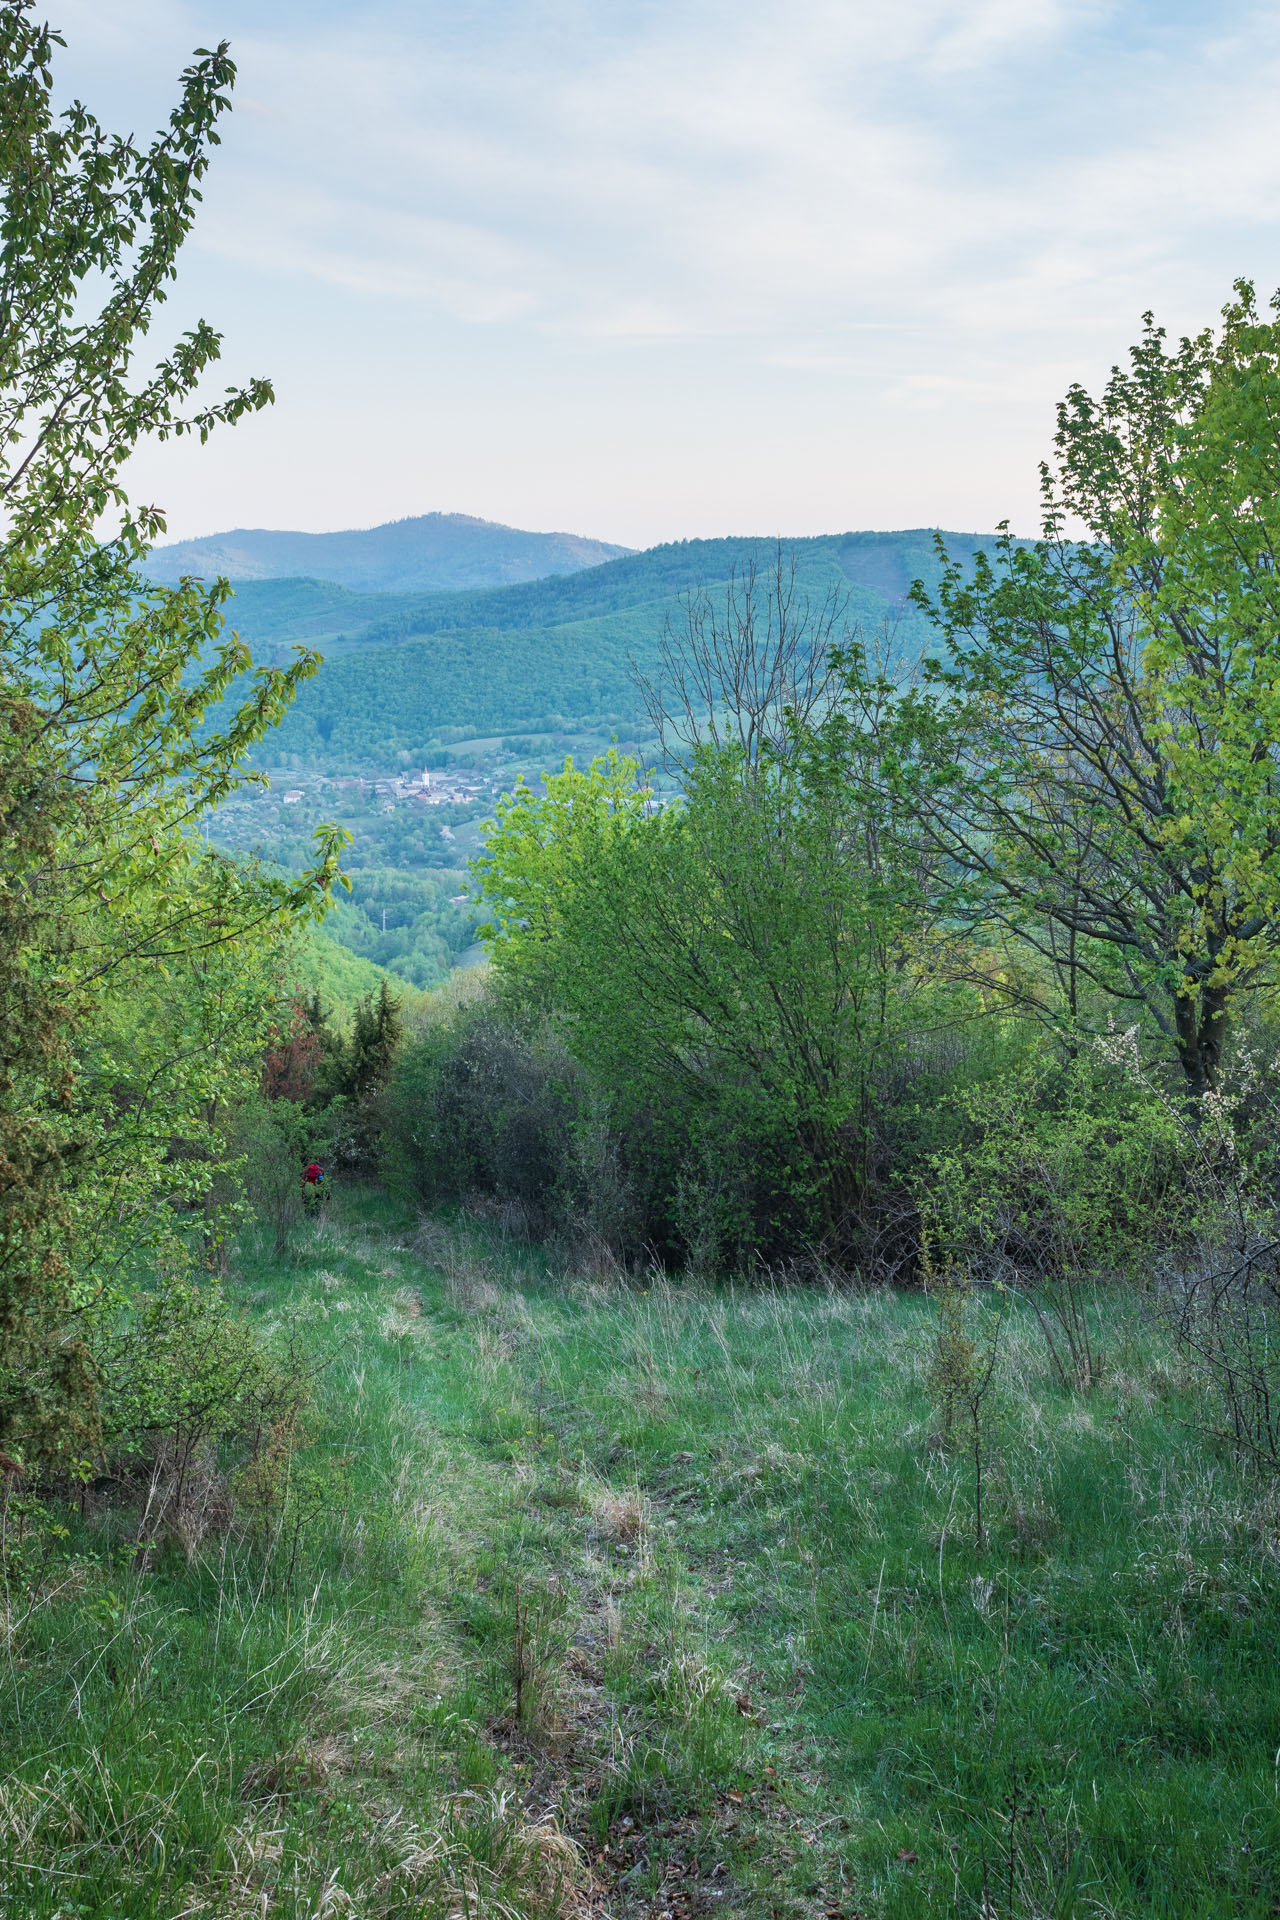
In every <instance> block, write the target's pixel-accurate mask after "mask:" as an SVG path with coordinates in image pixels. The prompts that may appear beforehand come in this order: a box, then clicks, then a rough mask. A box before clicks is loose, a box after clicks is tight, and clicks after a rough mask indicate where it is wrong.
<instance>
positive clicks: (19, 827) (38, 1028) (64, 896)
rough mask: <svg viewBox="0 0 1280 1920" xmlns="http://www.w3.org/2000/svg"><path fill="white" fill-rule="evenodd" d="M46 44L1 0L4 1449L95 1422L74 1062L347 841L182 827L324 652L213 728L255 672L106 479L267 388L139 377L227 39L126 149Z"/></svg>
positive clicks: (312, 879)
mask: <svg viewBox="0 0 1280 1920" xmlns="http://www.w3.org/2000/svg"><path fill="white" fill-rule="evenodd" d="M60 44H61V41H60V39H59V36H58V35H57V34H55V33H53V32H51V31H50V29H49V28H48V27H46V26H42V25H40V24H38V22H37V20H36V19H35V17H34V16H33V14H32V10H31V6H30V4H29V0H16V3H10V4H0V508H2V527H3V531H2V532H0V1443H2V1444H4V1445H5V1446H7V1447H9V1448H11V1449H12V1448H15V1447H18V1448H25V1449H26V1450H27V1451H28V1452H33V1451H34V1452H40V1451H42V1450H46V1449H50V1448H54V1447H56V1446H59V1445H75V1444H83V1435H84V1434H85V1433H87V1432H90V1431H91V1429H92V1422H93V1407H94V1402H95V1393H96V1380H95V1363H94V1359H93V1355H92V1352H91V1351H90V1347H89V1344H88V1342H87V1335H86V1324H87V1323H86V1314H87V1313H88V1311H89V1309H90V1307H91V1306H92V1305H93V1304H94V1303H95V1302H99V1301H100V1299H101V1294H102V1288H103V1285H104V1284H105V1282H104V1278H103V1275H104V1271H108V1270H114V1268H115V1267H117V1266H118V1264H119V1263H118V1259H117V1258H116V1256H115V1255H114V1254H112V1255H110V1256H104V1253H103V1249H104V1246H105V1245H106V1242H107V1241H108V1240H109V1239H110V1237H111V1231H112V1229H111V1227H110V1223H111V1222H112V1221H114V1220H118V1219H119V1218H120V1209H119V1206H118V1201H119V1194H118V1192H117V1190H116V1184H115V1179H116V1174H115V1171H113V1169H115V1170H117V1171H118V1168H119V1165H120V1162H119V1156H118V1154H116V1152H115V1151H114V1148H113V1146H112V1143H113V1141H114V1142H118V1140H119V1139H120V1138H121V1137H123V1135H122V1130H121V1127H120V1124H119V1116H120V1115H122V1114H125V1113H136V1112H137V1111H138V1110H139V1105H138V1103H139V1099H140V1097H141V1096H140V1095H139V1093H138V1089H137V1085H136V1083H135V1082H134V1081H133V1079H132V1077H131V1074H130V1073H129V1071H128V1070H127V1069H128V1061H127V1060H126V1059H124V1056H123V1055H121V1059H122V1061H123V1066H124V1071H123V1074H116V1075H114V1076H112V1075H104V1074H102V1073H99V1072H97V1071H94V1072H91V1073H89V1074H87V1075H86V1074H84V1073H83V1072H82V1071H81V1067H82V1064H83V1061H84V1059H85V1058H86V1055H87V1054H92V1055H93V1057H94V1059H95V1060H96V1061H98V1062H99V1063H100V1062H101V1060H102V1059H103V1057H105V1056H104V1049H105V1050H106V1051H107V1052H109V1047H108V1046H107V1042H106V1040H104V1038H103V1036H104V1035H107V1034H108V1032H109V1029H110V1028H111V1024H112V1019H114V1017H115V1015H114V1013H112V1012H111V1010H112V1009H116V1008H118V1006H119V1004H120V1003H121V1002H122V1000H123V999H126V998H127V997H128V995H129V994H130V993H131V992H133V991H136V990H139V989H140V983H142V982H144V981H148V980H149V981H152V982H154V980H155V979H156V978H157V976H158V977H160V978H164V977H165V973H166V970H175V971H178V972H181V970H182V969H184V968H185V969H187V973H188V977H190V970H191V968H192V967H194V966H198V963H199V961H200V957H201V956H207V955H210V954H212V953H214V952H215V951H216V950H219V949H227V948H228V947H232V946H236V945H237V944H239V945H241V946H244V945H245V944H246V943H248V944H255V943H259V942H261V941H262V940H263V939H267V938H270V937H272V936H273V933H274V932H277V931H280V930H282V929H284V928H286V927H287V926H288V924H289V923H290V922H292V921H294V920H295V919H297V918H298V917H299V916H301V915H306V914H308V913H311V912H314V911H317V910H319V909H320V908H322V905H323V901H324V898H325V895H326V893H327V890H328V888H329V886H330V884H331V881H332V878H333V876H334V872H335V866H336V857H337V850H338V845H339V842H340V838H341V836H339V835H338V834H337V833H336V832H334V831H333V830H323V831H322V833H321V836H320V842H319V846H318V851H317V858H316V863H315V866H314V867H313V869H312V870H311V871H310V872H309V873H307V874H306V875H305V876H304V878H303V879H302V880H300V881H299V882H297V883H296V884H288V883H284V882H280V881H277V880H273V879H270V878H268V877H266V876H264V875H262V874H261V873H259V872H256V871H255V870H253V869H251V868H248V867H242V866H236V865H233V864H232V863H229V862H227V861H224V860H220V859H218V858H217V857H215V856H214V855H213V854H212V853H211V852H210V851H209V850H208V848H207V847H206V846H205V845H204V843H203V842H201V841H200V840H199V839H198V838H196V837H194V836H193V834H192V832H191V828H192V826H193V823H194V822H195V821H196V820H197V819H198V817H199V816H200V814H201V813H202V812H203V810H204V809H205V808H206V807H208V806H209V805H210V804H211V803H213V802H215V801H217V800H219V799H221V798H222V797H223V796H224V795H225V794H227V793H228V792H229V791H231V790H232V788H234V787H235V786H236V785H237V784H238V783H239V782H240V781H242V780H243V779H245V778H246V777H248V776H246V774H245V771H244V760H245V754H246V751H247V749H248V748H249V747H250V746H251V745H252V744H253V743H254V742H255V741H256V740H258V739H259V738H260V737H261V735H262V734H263V733H264V731H265V730H266V729H267V728H268V727H269V726H271V725H272V724H273V722H274V721H275V720H277V719H278V718H279V716H280V715H281V714H282V713H283V711H284V710H285V708H286V707H287V705H288V703H289V701H290V700H291V699H292V697H293V694H294V691H295V689H296V687H297V685H298V684H299V682H300V681H301V680H302V679H304V678H306V677H307V676H308V675H309V674H310V673H312V672H314V670H315V667H316V665H317V660H316V657H315V656H314V655H310V654H300V655H299V656H298V658H297V659H296V660H295V662H294V663H293V665H291V666H290V667H288V668H285V669H283V670H278V671H277V670H265V671H260V672H259V673H258V674H257V676H256V679H255V680H254V682H253V683H252V687H251V691H250V693H249V695H248V697H247V698H246V699H244V700H243V702H242V704H241V705H240V706H239V707H238V709H235V710H234V711H232V712H231V714H230V715H229V716H228V717H226V718H225V719H221V720H218V721H216V722H215V717H214V709H215V708H216V707H217V706H218V703H219V702H220V701H221V699H222V696H223V695H224V694H225V693H226V692H227V691H228V689H229V688H230V687H231V684H232V682H233V681H234V680H236V679H237V677H238V676H239V675H240V674H242V673H243V672H244V671H245V670H246V669H247V668H249V667H250V666H251V665H252V663H251V661H250V659H249V656H248V654H247V652H246V650H245V649H244V648H243V647H242V646H241V644H240V642H239V641H238V639H237V638H236V637H235V636H234V635H232V636H230V637H229V638H224V637H223V635H222V613H221V608H222V605H223V603H224V601H225V599H226V597H227V595H228V592H229V589H228V587H227V585H226V583H225V582H217V583H215V584H214V585H213V586H212V587H209V588H207V589H204V588H201V587H200V586H199V585H198V584H197V583H195V582H191V581H188V582H186V583H184V584H183V585H182V586H180V587H178V588H176V589H172V590H165V589H158V588H156V587H154V586H152V585H150V584H149V583H148V582H146V581H145V580H144V579H143V578H142V577H141V576H140V574H139V571H138V568H139V562H140V561H141V559H142V557H143V555H144V553H145V550H146V547H147V545H148V543H149V542H150V540H151V539H152V538H153V537H154V536H155V534H156V533H157V532H159V531H161V530H162V527H163V519H162V516H161V514H160V513H159V511H158V510H157V509H155V508H153V507H142V506H139V507H135V506H133V505H132V504H131V503H130V501H129V499H128V497H127V495H126V492H125V489H124V485H123V481H122V469H123V467H124V464H125V462H126V461H127V459H128V458H129V456H130V454H131V453H132V452H133V451H134V450H135V448H136V447H137V446H138V445H139V443H140V442H141V441H142V440H144V439H145V438H147V437H148V436H155V437H158V438H160V439H165V438H167V437H168V436H169V435H171V434H180V433H186V432H197V433H199V435H200V437H201V438H202V439H203V438H204V437H206V436H207V434H208V433H209V432H210V431H211V430H212V428H213V427H214V426H216V425H218V424H219V423H223V422H230V421H234V420H236V419H237V418H239V417H240V416H241V415H242V414H244V413H246V412H249V411H252V410H254V409H256V408H258V407H261V406H262V405H264V404H265V403H266V402H267V401H268V400H269V399H270V397H271V394H270V388H269V387H268V386H267V384H266V383H265V382H263V381H255V382H253V383H252V384H251V385H250V386H249V387H248V388H246V389H244V390H230V391H228V392H227V393H226V394H225V395H224V396H223V398H221V399H220V400H218V401H216V402H213V403H208V404H205V403H201V402H199V401H198V400H197V399H196V397H195V396H196V389H197V387H198V385H199V383H200V381H201V379H202V377H203V375H204V374H205V373H206V371H207V370H208V369H209V367H210V366H211V365H212V364H213V363H214V362H215V361H216V359H217V357H218V352H219V336H218V335H217V334H216V333H214V332H213V330H212V329H211V328H210V327H208V326H207V325H206V324H204V323H203V322H202V323H200V324H199V325H198V326H196V327H195V328H193V329H192V330H191V331H190V332H188V333H186V334H184V335H183V336H182V337H181V339H180V340H179V341H178V342H177V344H176V345H175V346H174V347H173V349H172V351H171V352H170V353H169V354H168V355H167V357H165V358H162V359H161V360H160V361H159V363H158V364H157V365H156V366H155V367H154V368H152V370H151V371H150V372H148V373H139V371H138V365H137V363H138V358H139V353H140V350H141V349H142V347H143V345H144V342H145V340H146V338H147V337H148V336H149V335H150V333H151V332H152V330H153V328H154V326H155V324H156V322H157V319H158V310H159V307H160V306H161V304H162V303H163V301H164V299H165V297H166V292H167V289H168V286H169V283H170V282H171V281H172V279H173V277H174V274H175V270H176V260H177V255H178V252H179V249H180V247H181V245H182V242H183V240H184V239H185V237H186V235H187V233H188V231H189V229H190V226H191V222H192V219H193V217H194V214H195V209H196V206H197V203H198V201H199V198H200V191H199V183H200V181H201V179H202V178H203V176H204V173H205V170H206V168H207V166H208V162H209V154H210V149H211V148H212V147H213V146H214V145H215V144H216V143H217V138H218V135H217V131H216V125H217V121H218V119H219V116H220V115H221V114H222V113H223V112H224V111H225V109H226V108H227V106H228V104H229V100H228V89H229V88H230V86H231V84H232V81H233V79H234V68H233V66H232V64H231V61H230V59H229V58H228V54H227V49H226V46H225V44H224V45H223V46H220V47H219V48H218V49H217V50H216V51H214V52H212V53H201V54H199V55H198V56H197V58H196V59H195V61H194V63H193V64H192V66H191V67H190V68H189V69H188V70H187V71H186V73H185V74H184V75H183V78H182V88H181V96H180V99H179V102H178V105H177V106H176V107H175V109H174V111H173V113H172V114H171V116H170V120H169V125H168V127H167V129H166V130H165V131H164V132H162V133H161V134H160V135H158V136H157V138H156V139H155V140H154V141H153V142H152V143H151V145H150V146H148V147H139V146H137V145H136V144H135V143H134V141H133V140H132V138H126V137H120V136H113V135H109V134H108V133H106V132H105V130H104V129H103V128H102V127H101V126H100V125H99V124H98V122H97V121H96V120H95V119H94V117H93V116H92V114H90V113H89V111H88V110H87V109H86V108H85V107H83V106H82V105H80V104H79V103H75V104H73V105H72V106H71V107H70V108H68V109H67V110H66V112H65V113H63V114H62V115H61V116H56V115H55V113H54V110H53V105H52V72H51V62H52V59H53V57H54V50H55V48H56V47H57V46H58V45H60ZM104 515H110V516H114V518H115V521H116V524H117V531H116V533H115V535H114V537H113V538H111V539H108V540H106V541H105V542H104V541H102V540H100V539H99V538H98V527H99V523H100V521H101V520H102V518H103V516H104ZM209 1004H210V1005H212V1004H213V1003H212V1002H210V1003H209ZM109 1013H111V1017H110V1018H109V1017H108V1014H109ZM182 1026H183V1023H182V1022H178V1023H176V1024H175V1029H174V1030H175V1034H177V1032H178V1028H179V1027H182ZM90 1040H92V1041H93V1045H92V1046H90V1045H89V1042H90ZM212 1045H213V1043H212V1041H211V1040H210V1037H209V1034H208V1032H204V1033H203V1035H202V1036H201V1037H197V1036H196V1035H195V1034H194V1033H193V1032H192V1031H191V1030H190V1029H189V1026H188V1027H185V1028H183V1037H179V1038H177V1039H176V1040H175V1046H176V1047H177V1054H176V1055H175V1057H174V1059H172V1060H171V1061H170V1063H169V1066H168V1068H167V1069H166V1074H167V1079H166V1084H167V1086H168V1087H169V1091H170V1097H171V1100H172V1101H173V1102H174V1103H175V1110H176V1111H177V1112H178V1113H184V1112H185V1111H186V1109H187V1106H188V1105H198V1104H199V1102H200V1101H202V1100H203V1101H205V1102H206V1103H207V1101H208V1100H209V1099H216V1085H215V1083H216V1079H217V1068H216V1056H215V1055H214V1054H213V1053H212V1051H211V1049H212ZM180 1062H185V1065H183V1066H181V1068H180V1064H179V1063H180ZM179 1088H180V1089H181V1091H179ZM152 1111H154V1103H153V1106H152ZM157 1137H158V1136H157ZM157 1152H158V1148H157ZM142 1165H143V1168H144V1169H146V1168H149V1169H151V1171H152V1172H153V1173H154V1172H155V1169H156V1167H157V1165H158V1161H157V1159H156V1157H155V1156H154V1155H152V1156H151V1157H150V1158H146V1159H144V1161H143V1163H142ZM134 1171H135V1173H137V1172H138V1169H137V1167H136V1166H135V1168H134ZM138 1177H139V1178H141V1179H143V1180H144V1182H145V1179H146V1178H147V1177H149V1176H147V1175H146V1173H145V1171H144V1172H143V1173H139V1174H138ZM143 1211H145V1209H143ZM125 1212H126V1213H127V1214H128V1215H129V1217H130V1218H131V1219H134V1220H136V1219H137V1218H138V1217H139V1209H138V1208H137V1207H132V1208H128V1209H125ZM78 1436H79V1437H78Z"/></svg>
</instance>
